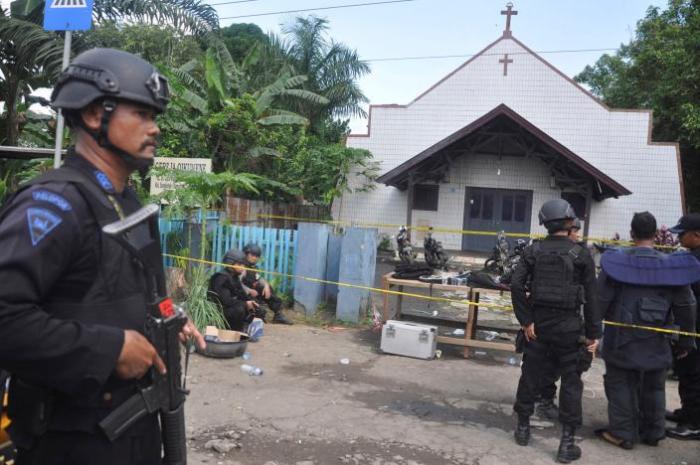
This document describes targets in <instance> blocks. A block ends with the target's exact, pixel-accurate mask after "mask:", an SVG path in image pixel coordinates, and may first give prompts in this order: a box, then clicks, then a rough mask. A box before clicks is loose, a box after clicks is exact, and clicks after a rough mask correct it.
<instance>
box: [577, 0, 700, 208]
mask: <svg viewBox="0 0 700 465" xmlns="http://www.w3.org/2000/svg"><path fill="white" fill-rule="evenodd" d="M575 79H576V80H577V81H578V82H581V83H584V84H587V85H588V86H589V87H590V88H591V90H592V91H593V92H594V93H595V94H596V95H598V96H600V97H601V98H602V99H603V101H604V102H605V103H606V104H608V105H610V106H611V107H619V108H651V109H653V110H654V132H653V137H654V139H655V140H660V141H676V140H677V141H679V142H680V147H681V158H682V165H683V176H684V183H685V189H686V200H687V204H688V207H689V209H690V210H692V211H700V86H698V83H699V82H700V3H698V1H697V0H670V1H669V4H668V7H667V8H666V9H665V10H663V11H662V10H661V9H659V8H657V7H651V8H649V9H648V10H647V14H646V16H645V17H644V18H643V19H642V20H640V21H639V23H638V24H637V30H636V34H635V37H634V39H633V40H632V41H631V42H630V43H629V44H627V45H623V46H621V47H620V49H619V50H618V51H617V53H616V54H615V55H607V54H606V55H603V56H602V57H600V59H598V61H597V62H596V63H595V64H594V65H593V66H587V67H586V68H585V69H584V70H583V71H582V72H581V73H580V74H579V75H578V76H576V78H575Z"/></svg>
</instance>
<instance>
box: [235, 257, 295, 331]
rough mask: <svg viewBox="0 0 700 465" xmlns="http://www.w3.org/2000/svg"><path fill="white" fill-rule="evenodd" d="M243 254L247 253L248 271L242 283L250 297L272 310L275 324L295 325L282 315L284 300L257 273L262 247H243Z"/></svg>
mask: <svg viewBox="0 0 700 465" xmlns="http://www.w3.org/2000/svg"><path fill="white" fill-rule="evenodd" d="M243 253H245V259H246V265H245V266H246V268H248V270H247V272H246V274H245V275H244V276H243V277H242V281H243V286H244V287H245V289H246V291H247V292H248V295H249V296H250V297H252V298H253V299H255V300H256V301H257V302H259V303H266V304H267V305H268V307H270V310H272V312H273V313H274V314H275V316H274V317H273V318H272V322H273V323H280V324H285V325H291V324H293V323H292V322H291V321H290V320H289V319H287V317H285V316H284V314H283V313H282V299H280V298H279V297H277V296H276V295H275V292H274V291H273V289H272V286H270V284H269V283H268V282H267V281H265V280H264V279H263V278H262V276H260V273H258V272H257V269H258V266H257V265H258V260H260V256H261V255H262V250H261V249H260V246H259V245H257V244H248V245H246V246H245V247H243Z"/></svg>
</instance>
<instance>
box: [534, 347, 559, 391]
mask: <svg viewBox="0 0 700 465" xmlns="http://www.w3.org/2000/svg"><path fill="white" fill-rule="evenodd" d="M558 379H559V371H558V370H557V365H556V363H555V362H554V357H551V356H550V357H545V359H544V360H543V364H542V373H541V377H540V382H539V386H540V387H539V389H538V394H537V398H536V399H537V402H541V401H543V400H552V401H553V400H554V398H555V397H556V395H557V380H558Z"/></svg>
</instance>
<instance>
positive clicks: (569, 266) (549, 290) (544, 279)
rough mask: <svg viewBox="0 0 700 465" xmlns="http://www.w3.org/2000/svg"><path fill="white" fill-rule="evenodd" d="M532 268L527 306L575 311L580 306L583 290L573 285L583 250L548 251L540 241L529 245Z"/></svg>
mask: <svg viewBox="0 0 700 465" xmlns="http://www.w3.org/2000/svg"><path fill="white" fill-rule="evenodd" d="M532 247H533V255H534V257H535V266H534V270H533V274H532V281H531V283H530V291H531V292H530V303H531V304H532V305H533V306H535V307H546V308H556V309H561V310H576V309H578V307H579V306H580V305H581V303H583V302H582V300H583V299H582V287H581V285H580V284H579V283H577V282H576V266H577V262H578V259H579V255H580V254H581V252H582V250H583V249H582V247H581V246H580V245H578V244H573V243H572V244H571V247H570V248H569V249H567V250H548V249H547V246H546V245H544V244H543V243H542V242H541V241H536V242H535V243H533V245H532Z"/></svg>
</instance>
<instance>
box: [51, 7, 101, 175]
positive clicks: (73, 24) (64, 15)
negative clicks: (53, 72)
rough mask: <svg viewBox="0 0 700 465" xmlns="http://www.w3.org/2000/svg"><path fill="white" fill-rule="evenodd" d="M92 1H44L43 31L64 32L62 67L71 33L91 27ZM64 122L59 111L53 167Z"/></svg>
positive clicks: (57, 160) (67, 56)
mask: <svg viewBox="0 0 700 465" xmlns="http://www.w3.org/2000/svg"><path fill="white" fill-rule="evenodd" d="M93 4H94V0H46V7H45V8H44V29H45V30H47V31H65V32H66V36H65V40H64V47H63V66H62V68H61V69H66V68H67V67H68V62H69V61H70V47H71V39H72V31H87V30H88V29H90V28H91V27H92V7H93ZM64 124H65V121H64V119H63V114H61V111H60V110H59V112H58V118H57V121H56V145H55V147H54V157H53V167H54V168H59V167H60V166H61V146H62V145H63V127H64Z"/></svg>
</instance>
